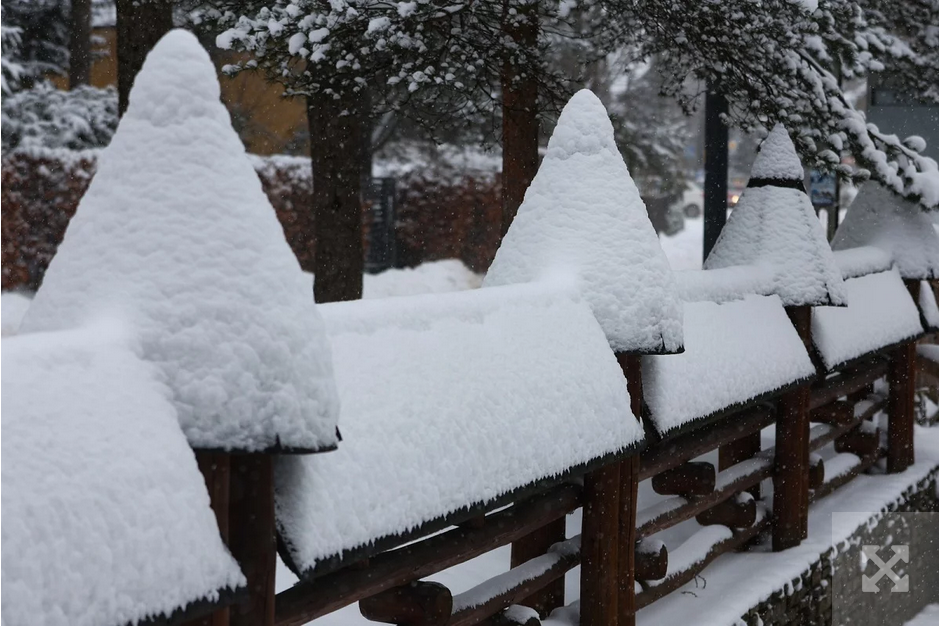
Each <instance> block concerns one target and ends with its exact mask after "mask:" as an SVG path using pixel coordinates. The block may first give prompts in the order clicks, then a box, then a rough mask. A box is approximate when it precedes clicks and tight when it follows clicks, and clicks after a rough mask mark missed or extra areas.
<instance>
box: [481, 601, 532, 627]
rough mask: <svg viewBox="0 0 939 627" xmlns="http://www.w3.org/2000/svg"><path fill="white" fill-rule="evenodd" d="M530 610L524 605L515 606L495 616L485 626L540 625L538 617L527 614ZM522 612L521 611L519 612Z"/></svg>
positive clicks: (530, 626) (529, 626)
mask: <svg viewBox="0 0 939 627" xmlns="http://www.w3.org/2000/svg"><path fill="white" fill-rule="evenodd" d="M526 609H528V607H527V606H524V605H514V606H511V607H507V608H505V609H504V610H502V611H501V612H499V613H498V614H494V615H493V616H491V617H490V618H489V619H487V620H486V621H485V623H484V624H485V625H526V626H528V627H534V626H536V625H540V624H541V621H540V620H539V619H538V615H537V614H536V613H535V612H534V611H532V612H525V610H526ZM519 610H521V611H519Z"/></svg>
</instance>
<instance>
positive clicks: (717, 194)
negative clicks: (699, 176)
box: [704, 90, 727, 259]
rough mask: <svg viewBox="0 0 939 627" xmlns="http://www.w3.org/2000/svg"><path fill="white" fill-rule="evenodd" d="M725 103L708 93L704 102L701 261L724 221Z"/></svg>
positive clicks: (725, 179) (725, 199) (725, 204)
mask: <svg viewBox="0 0 939 627" xmlns="http://www.w3.org/2000/svg"><path fill="white" fill-rule="evenodd" d="M726 113H727V100H726V99H725V98H724V97H723V96H722V95H720V94H719V93H716V92H713V91H711V90H709V91H708V93H707V96H705V100H704V259H707V256H708V254H710V252H711V249H712V248H714V244H715V243H717V238H718V236H719V235H720V234H721V230H722V229H723V228H724V223H725V222H727V126H726V125H725V124H724V122H723V121H722V120H721V117H720V116H721V114H726Z"/></svg>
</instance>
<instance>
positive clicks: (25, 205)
mask: <svg viewBox="0 0 939 627" xmlns="http://www.w3.org/2000/svg"><path fill="white" fill-rule="evenodd" d="M96 157H97V155H96V153H95V152H94V151H82V152H77V151H71V150H30V151H22V150H17V151H14V152H11V153H4V155H3V178H2V191H0V198H2V204H3V217H2V225H3V229H2V231H3V261H2V265H3V273H2V277H3V289H4V290H11V289H17V288H27V289H29V290H32V291H35V290H36V289H38V288H39V285H40V284H41V283H42V277H43V275H44V274H45V272H46V267H48V265H49V262H50V261H51V260H52V257H53V255H55V251H56V248H58V245H59V243H60V242H61V241H62V237H63V236H64V235H65V228H66V227H67V226H68V223H69V220H71V218H72V216H73V215H74V214H75V208H76V207H78V201H79V200H80V199H81V197H82V195H83V194H84V193H85V190H86V189H87V188H88V183H89V182H90V181H91V177H92V176H94V173H95V167H96V161H97V159H96Z"/></svg>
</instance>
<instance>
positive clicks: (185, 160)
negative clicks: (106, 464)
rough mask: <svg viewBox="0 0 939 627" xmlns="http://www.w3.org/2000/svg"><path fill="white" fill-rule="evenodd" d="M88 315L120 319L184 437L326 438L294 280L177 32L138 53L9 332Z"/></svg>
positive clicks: (192, 50) (328, 406)
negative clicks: (54, 248)
mask: <svg viewBox="0 0 939 627" xmlns="http://www.w3.org/2000/svg"><path fill="white" fill-rule="evenodd" d="M102 315H104V316H117V317H119V318H121V319H124V320H126V321H127V322H128V323H129V325H130V326H131V328H132V329H134V331H135V332H136V334H137V337H138V340H139V353H140V356H141V357H142V358H143V359H145V360H148V361H150V362H153V363H154V364H156V366H158V368H159V371H160V374H161V379H162V380H163V381H164V382H165V383H166V385H167V387H168V391H169V394H170V396H171V398H172V400H173V403H174V405H175V408H176V411H177V415H178V418H179V421H180V425H181V426H182V428H183V431H184V432H185V433H186V435H187V437H188V438H189V441H190V443H191V444H192V445H193V446H194V447H197V448H214V449H227V450H247V451H258V450H265V449H272V448H274V449H277V448H279V449H298V450H307V451H315V450H321V449H326V448H330V447H333V446H335V445H336V442H337V435H336V419H337V414H338V396H337V393H336V389H335V383H334V381H333V374H332V360H331V357H330V352H329V346H328V343H327V340H326V336H325V330H324V327H323V323H322V321H321V319H320V317H319V314H318V312H317V311H316V307H315V305H314V302H313V294H312V290H311V289H310V284H309V279H308V278H307V277H305V276H304V274H303V272H302V271H301V270H300V266H299V264H298V263H297V260H296V258H295V257H294V255H293V253H292V252H291V250H290V248H289V247H288V245H287V242H286V240H285V238H284V233H283V229H282V228H281V226H280V224H279V223H278V221H277V218H276V217H275V214H274V210H273V208H272V207H271V205H270V203H269V202H268V200H267V197H266V196H265V195H264V192H263V191H262V189H261V184H260V182H259V180H258V177H257V174H256V173H255V171H254V168H253V167H252V166H251V163H250V162H249V161H248V158H247V155H246V154H245V150H244V146H243V145H242V143H241V140H240V139H239V138H238V136H237V134H236V133H235V131H234V129H232V127H231V121H230V118H229V116H228V113H227V112H226V110H225V108H224V107H223V106H222V104H221V102H220V101H219V85H218V79H217V77H216V74H215V69H214V67H213V65H212V63H211V61H210V60H209V55H208V54H207V53H206V52H205V50H203V49H202V47H201V46H200V45H199V43H198V41H197V40H196V38H195V37H194V36H193V35H192V34H190V33H188V32H186V31H182V30H174V31H172V32H170V33H168V34H167V35H166V36H164V37H163V39H161V40H160V42H159V43H158V44H157V45H156V47H154V49H153V50H152V51H151V52H150V54H149V55H148V56H147V59H146V61H145V63H144V65H143V68H142V69H141V71H140V73H139V74H138V75H137V79H136V81H135V83H134V87H133V89H132V90H131V93H130V103H129V107H128V111H127V113H126V115H125V116H124V117H123V118H122V119H121V122H120V124H119V126H118V129H117V132H116V133H115V134H114V138H113V140H112V141H111V144H110V146H108V147H107V148H106V149H105V150H104V151H102V153H101V155H100V157H99V160H98V169H97V173H96V175H95V177H94V179H93V180H92V182H91V185H90V186H89V188H88V191H87V193H86V194H85V196H84V197H83V198H82V200H81V203H80V204H79V207H78V210H77V212H76V214H75V217H73V218H72V221H71V223H70V224H69V227H68V230H67V231H66V234H65V239H64V241H63V242H62V244H61V246H59V250H58V253H57V254H56V256H55V258H54V259H53V260H52V263H51V264H50V266H49V270H48V272H47V273H46V275H45V279H44V281H43V285H42V288H41V289H40V290H39V292H38V293H37V294H36V298H35V300H34V301H33V303H32V305H31V306H30V309H29V312H28V313H27V315H26V317H25V319H24V321H23V326H22V329H21V330H22V331H23V332H29V331H40V330H51V329H64V328H69V327H73V326H76V325H78V324H81V323H83V322H85V321H87V320H88V319H90V318H96V317H99V316H102Z"/></svg>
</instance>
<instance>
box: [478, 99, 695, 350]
mask: <svg viewBox="0 0 939 627" xmlns="http://www.w3.org/2000/svg"><path fill="white" fill-rule="evenodd" d="M571 276H573V277H574V278H575V280H576V281H577V284H578V288H579V290H580V292H581V294H582V295H583V297H584V299H585V300H586V302H587V303H588V304H589V305H590V307H591V309H592V310H593V314H594V316H596V318H597V320H598V321H599V323H600V326H601V327H602V328H603V330H604V332H605V333H606V336H607V339H608V341H609V343H610V347H611V348H612V349H613V350H614V351H616V352H621V353H636V354H653V353H675V352H680V351H681V350H682V309H681V305H680V301H679V298H678V291H677V288H676V284H675V278H674V276H673V274H672V269H671V267H670V266H669V265H668V260H667V259H666V258H665V253H664V252H663V251H662V248H661V246H660V245H659V239H658V237H657V236H656V234H655V230H654V229H653V228H652V224H651V223H650V222H649V216H648V213H647V212H646V208H645V204H644V203H643V202H642V199H641V198H640V197H639V190H638V189H637V188H636V184H635V183H634V182H633V180H632V177H630V175H629V171H628V170H627V168H626V164H625V162H624V161H623V157H622V155H621V154H620V152H619V150H618V149H617V148H616V143H615V141H614V140H613V125H612V123H611V122H610V118H609V116H608V115H607V112H606V109H605V108H604V106H603V104H602V103H601V102H600V100H599V99H598V98H597V97H596V96H595V95H594V94H593V93H592V92H591V91H589V90H587V89H583V90H581V91H579V92H577V93H576V94H574V96H573V97H572V98H571V99H570V101H569V102H568V103H567V105H566V106H565V107H564V110H563V111H562V112H561V116H560V118H559V119H558V123H557V126H556V128H555V129H554V133H553V134H552V135H551V140H550V141H549V142H548V151H547V154H546V155H545V157H544V160H543V161H542V163H541V167H540V168H539V169H538V174H537V175H536V176H535V178H534V180H533V181H532V183H531V186H529V188H528V191H526V192H525V199H524V201H523V202H522V205H521V207H519V210H518V215H517V216H516V217H515V220H514V221H513V222H512V226H511V227H510V228H509V230H508V233H506V235H505V238H504V239H503V240H502V245H501V246H500V247H499V250H498V251H497V252H496V257H495V259H494V260H493V262H492V266H491V267H490V269H489V273H488V274H487V275H486V279H485V282H484V284H485V285H487V286H489V285H505V284H510V283H525V282H529V281H537V280H545V279H547V280H551V279H552V278H561V279H565V278H570V277H571ZM561 331H562V330H560V329H559V332H561Z"/></svg>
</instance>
